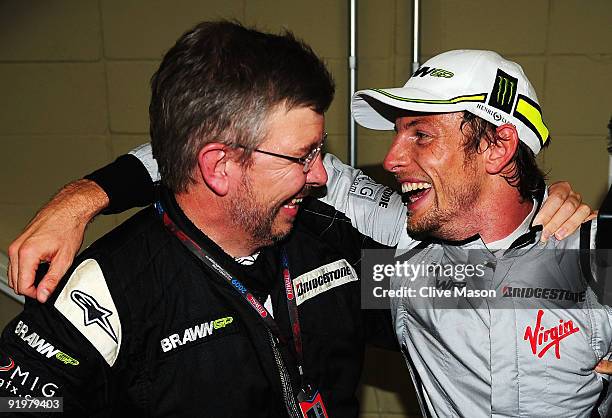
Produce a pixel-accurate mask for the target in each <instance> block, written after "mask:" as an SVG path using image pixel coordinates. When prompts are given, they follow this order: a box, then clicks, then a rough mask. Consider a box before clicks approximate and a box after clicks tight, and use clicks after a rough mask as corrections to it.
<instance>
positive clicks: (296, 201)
mask: <svg viewBox="0 0 612 418" xmlns="http://www.w3.org/2000/svg"><path fill="white" fill-rule="evenodd" d="M302 200H303V199H302V198H301V197H299V198H295V199H291V201H290V202H289V203H287V204H285V205H283V207H284V208H287V209H296V208H297V207H298V206H299V205H300V203H302Z"/></svg>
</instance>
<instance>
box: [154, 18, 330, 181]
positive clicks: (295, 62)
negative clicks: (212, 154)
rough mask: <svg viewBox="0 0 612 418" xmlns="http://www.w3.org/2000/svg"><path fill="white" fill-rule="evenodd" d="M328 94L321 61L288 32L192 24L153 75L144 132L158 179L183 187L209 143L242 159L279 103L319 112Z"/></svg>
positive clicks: (226, 24) (254, 145) (326, 75)
mask: <svg viewBox="0 0 612 418" xmlns="http://www.w3.org/2000/svg"><path fill="white" fill-rule="evenodd" d="M333 96H334V82H333V79H332V77H331V75H330V73H329V71H328V70H327V68H326V67H325V64H324V63H323V62H322V61H321V59H320V58H319V57H317V55H316V54H315V53H314V52H313V51H312V49H311V48H310V47H309V46H308V45H306V44H305V43H304V42H303V41H301V40H298V39H296V38H295V36H294V35H293V34H292V33H290V32H288V31H286V32H284V33H282V34H280V35H275V34H269V33H262V32H260V31H257V30H255V29H252V28H247V27H244V26H243V25H241V24H240V23H237V22H229V21H214V22H202V23H200V24H198V25H197V26H195V27H194V28H193V29H191V30H189V31H188V32H186V33H185V34H183V35H182V36H181V37H180V38H179V39H178V41H177V42H176V44H175V45H174V46H173V47H172V48H170V50H169V51H168V52H167V53H166V54H165V55H164V58H163V60H162V62H161V64H160V66H159V69H158V70H157V71H156V72H155V74H154V75H153V77H152V79H151V104H150V106H149V118H150V134H151V143H152V148H153V156H154V157H155V159H156V160H157V162H158V165H159V171H160V174H161V180H162V183H163V184H164V185H165V186H167V187H168V188H170V189H171V190H172V191H174V192H184V191H186V190H187V187H188V186H189V185H190V184H192V183H193V182H194V179H193V178H192V173H193V170H194V168H195V167H196V165H197V154H198V152H199V150H201V149H202V147H203V146H204V145H205V144H206V143H209V142H220V143H224V144H227V145H230V146H233V147H236V148H243V149H244V154H243V155H242V156H241V158H242V161H243V162H246V161H247V160H249V158H250V155H251V153H252V152H253V150H254V149H255V148H257V147H258V146H259V144H261V142H262V141H263V140H264V138H265V122H266V120H267V116H268V115H269V114H270V113H271V112H272V111H273V110H274V109H275V108H276V107H277V106H278V105H281V104H282V105H285V106H286V107H287V109H292V108H295V107H308V108H310V109H312V110H314V111H315V112H317V113H319V114H323V113H324V112H325V111H326V110H327V109H328V108H329V105H330V104H331V101H332V99H333Z"/></svg>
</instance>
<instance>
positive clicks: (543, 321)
mask: <svg viewBox="0 0 612 418" xmlns="http://www.w3.org/2000/svg"><path fill="white" fill-rule="evenodd" d="M325 166H326V168H327V171H328V175H329V177H330V178H329V182H328V194H327V197H326V199H324V200H326V201H327V203H330V204H332V205H334V206H335V207H336V209H338V210H340V211H342V212H344V213H345V214H346V215H347V216H348V217H349V218H350V219H351V220H352V222H353V225H354V226H355V227H357V228H358V229H359V230H360V231H361V232H362V233H365V234H366V235H370V236H372V237H375V238H376V239H377V240H379V241H382V242H383V243H385V244H387V245H396V244H397V245H398V248H399V249H407V248H414V247H416V248H417V249H413V250H411V251H409V252H408V253H406V254H404V256H400V259H402V258H406V257H408V258H409V260H410V263H411V264H413V265H419V264H421V265H436V264H445V265H446V264H453V263H454V264H470V265H480V266H482V267H481V268H482V271H483V275H482V277H479V278H478V280H479V282H478V284H477V286H476V287H477V288H478V289H486V290H491V289H493V290H495V293H496V294H497V295H499V297H498V298H494V299H484V298H478V297H474V298H469V297H458V298H452V299H450V300H449V299H447V300H442V299H440V298H436V297H435V296H428V297H417V298H410V297H401V298H391V309H392V316H393V320H394V322H395V330H396V334H397V337H398V340H399V343H400V345H401V346H402V350H403V352H404V355H405V357H406V362H407V364H408V367H409V368H410V371H411V374H412V376H413V378H414V380H415V385H416V387H417V393H418V395H419V398H420V401H421V407H422V409H423V414H424V416H435V417H451V416H453V417H454V416H462V417H489V416H491V417H508V416H530V417H531V416H538V417H542V416H547V417H551V416H555V417H578V416H581V417H588V416H607V414H608V410H609V406H610V397H608V396H607V386H608V384H607V379H608V377H607V376H602V375H599V374H597V373H596V372H594V371H593V368H594V367H595V365H596V364H597V363H598V361H599V360H600V359H602V358H604V357H605V356H607V355H608V353H609V352H610V343H611V341H612V326H611V322H610V318H611V315H612V309H610V308H609V307H608V306H602V305H601V304H600V303H599V302H598V300H597V297H596V295H595V293H594V292H593V291H592V289H591V288H590V287H589V286H588V284H587V281H588V280H590V279H591V278H592V277H593V278H595V279H596V275H594V276H592V277H584V276H585V274H583V272H582V271H581V266H580V262H579V251H578V250H579V249H580V231H576V232H575V233H574V234H572V235H571V236H570V237H568V238H567V239H565V240H563V241H557V240H556V239H554V238H551V239H549V240H548V242H547V243H546V244H545V245H542V244H539V243H538V242H539V232H536V230H534V229H530V228H529V223H530V220H531V218H532V217H533V216H534V215H535V210H534V211H532V214H531V215H530V217H528V219H527V220H526V222H524V225H522V227H523V230H522V231H521V230H519V231H516V232H515V233H514V234H513V235H514V236H513V237H511V238H516V239H512V241H510V242H509V244H510V245H509V246H508V247H507V248H510V250H506V251H504V250H499V251H494V252H491V251H489V250H488V249H487V247H486V246H485V244H484V242H482V240H480V239H475V240H472V241H470V242H466V243H463V244H462V245H451V244H449V243H434V242H431V243H423V242H420V243H419V242H416V241H414V240H413V239H411V238H410V237H409V236H408V234H407V232H406V229H405V227H404V226H403V224H404V222H405V219H406V215H405V209H404V208H403V206H401V203H398V202H399V201H400V197H399V196H398V195H397V194H394V195H393V196H391V197H390V198H389V197H386V198H385V199H383V195H384V194H385V192H386V188H385V187H384V186H380V185H376V184H375V183H374V182H373V181H372V180H370V179H369V178H367V177H366V176H364V175H363V174H362V173H361V172H360V171H359V170H356V169H354V168H352V167H349V166H346V165H344V164H342V163H341V162H340V161H338V160H337V159H336V158H334V157H332V156H328V157H327V158H326V159H325ZM381 202H382V203H384V204H383V205H381ZM400 225H401V226H400ZM589 226H590V225H589ZM591 229H592V231H589V230H588V229H587V231H586V232H587V234H588V232H592V234H591V235H592V236H594V233H595V230H596V225H595V223H593V225H592V227H591ZM522 232H525V233H522ZM529 235H531V236H529ZM525 238H531V239H525ZM521 243H522V245H521ZM589 244H590V243H587V248H588V246H589ZM583 248H584V247H583ZM399 249H398V252H397V255H399V254H401V253H403V252H405V251H404V250H399ZM366 274H367V273H366V271H365V270H362V281H365V280H371V278H368V277H366V276H365V275H366ZM470 284H473V283H467V287H468V288H469V287H470ZM390 286H391V289H393V290H400V289H402V288H404V289H406V288H410V287H412V288H414V289H417V288H420V287H425V288H435V289H438V290H440V289H452V288H453V287H454V283H453V280H452V279H451V280H450V281H449V280H441V278H440V277H437V276H435V275H433V276H431V275H426V274H421V275H420V276H419V277H416V278H414V277H412V278H410V279H409V278H406V277H402V278H395V279H393V278H392V279H391V283H390ZM597 414H599V415H597Z"/></svg>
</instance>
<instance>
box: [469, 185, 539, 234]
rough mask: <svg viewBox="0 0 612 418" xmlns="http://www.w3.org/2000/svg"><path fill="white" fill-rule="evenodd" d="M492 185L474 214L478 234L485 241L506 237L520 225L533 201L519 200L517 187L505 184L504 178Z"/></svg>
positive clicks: (529, 210)
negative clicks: (477, 221) (501, 182)
mask: <svg viewBox="0 0 612 418" xmlns="http://www.w3.org/2000/svg"><path fill="white" fill-rule="evenodd" d="M493 187H494V189H492V190H489V192H488V193H486V194H485V196H487V198H485V200H484V202H482V204H481V205H479V206H478V208H477V213H476V214H475V215H474V216H475V217H476V219H479V220H480V222H479V227H478V234H480V237H481V238H482V240H483V241H484V242H485V243H489V242H493V241H498V240H500V239H503V238H506V237H507V236H508V235H510V234H511V233H512V232H514V231H515V230H516V228H518V227H519V226H520V225H521V223H522V222H523V221H524V220H525V218H526V217H527V216H528V215H529V213H530V212H531V209H532V208H533V201H532V200H525V201H521V195H520V193H519V191H518V189H517V188H515V187H512V186H510V185H509V184H507V183H506V180H503V184H496V185H493ZM495 190H497V192H495Z"/></svg>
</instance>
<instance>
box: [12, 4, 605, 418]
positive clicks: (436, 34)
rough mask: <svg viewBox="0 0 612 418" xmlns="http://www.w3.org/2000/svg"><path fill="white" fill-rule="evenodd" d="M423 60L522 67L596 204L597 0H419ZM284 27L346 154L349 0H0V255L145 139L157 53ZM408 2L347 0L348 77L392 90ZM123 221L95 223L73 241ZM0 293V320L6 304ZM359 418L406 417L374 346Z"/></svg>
mask: <svg viewBox="0 0 612 418" xmlns="http://www.w3.org/2000/svg"><path fill="white" fill-rule="evenodd" d="M421 9H422V19H421V24H422V42H421V48H422V56H421V62H423V61H424V60H425V59H427V58H428V57H430V56H432V55H434V54H436V53H439V52H442V51H445V50H449V49H455V48H483V49H493V50H496V51H498V52H500V53H502V54H503V55H505V56H507V57H508V58H511V59H514V60H516V61H518V62H519V63H521V64H522V65H523V66H524V68H525V70H526V72H527V74H528V76H529V77H530V78H531V80H532V81H533V84H534V85H535V88H536V90H537V92H538V95H539V97H540V99H541V101H542V107H543V111H544V117H545V120H546V121H547V122H548V124H549V127H550V129H551V134H552V137H553V142H552V145H551V147H550V148H549V149H548V150H547V151H546V152H545V154H544V155H543V156H542V157H541V158H540V161H541V163H542V164H543V166H544V167H545V168H546V169H547V170H549V171H550V178H551V179H553V180H555V179H567V180H570V181H571V182H572V184H573V185H574V187H575V188H576V189H577V190H578V191H580V192H581V193H582V194H583V196H584V199H585V200H586V201H587V202H588V203H589V204H591V205H592V206H597V205H598V204H599V203H600V201H601V198H602V197H603V194H604V192H605V190H606V180H607V164H608V158H607V155H606V152H605V143H606V134H607V130H606V125H607V123H608V121H609V119H610V116H611V112H612V95H611V94H610V92H611V89H610V87H611V86H612V42H611V41H612V25H610V22H609V16H610V15H612V2H610V1H609V0H589V1H582V0H535V1H533V0H515V1H513V2H505V1H501V0H487V1H485V0H421ZM214 18H229V19H238V20H240V21H242V22H245V23H248V24H255V25H257V26H258V27H260V28H261V29H265V30H271V31H278V30H281V29H282V28H288V29H291V30H292V31H294V32H295V33H296V34H297V35H298V36H299V37H302V38H304V39H305V40H306V41H307V42H308V43H310V44H311V45H312V46H313V48H314V49H315V51H316V52H317V53H318V54H320V55H321V56H322V57H323V58H324V59H325V61H326V62H327V64H328V66H329V68H330V69H331V71H332V72H333V74H334V76H335V79H336V83H337V92H338V93H337V96H336V100H335V101H334V103H333V105H332V107H331V109H330V111H329V113H328V115H327V130H328V132H329V143H328V145H327V149H328V150H329V151H332V152H334V153H336V154H338V155H339V156H340V157H342V158H345V157H346V155H347V152H346V148H347V132H348V122H347V118H348V100H347V90H348V75H347V49H348V42H349V36H348V2H345V1H340V0H308V1H306V0H286V1H281V0H225V1H215V0H177V1H169V0H122V1H118V0H58V1H54V2H47V1H43V0H29V1H22V0H5V1H3V2H0V92H1V94H0V109H1V111H0V191H1V193H0V251H6V248H7V247H8V245H9V243H10V242H11V240H12V239H13V238H14V237H15V236H16V235H17V234H18V233H19V232H20V231H21V230H22V228H23V227H24V226H25V224H26V223H27V222H28V220H29V219H30V218H31V217H32V215H33V214H34V213H35V211H36V209H37V208H39V207H40V206H41V205H42V204H43V203H44V202H45V201H46V200H47V199H48V198H49V197H50V196H51V195H52V194H53V193H54V192H55V191H56V190H57V189H58V188H59V187H61V186H62V185H63V184H64V183H66V182H68V181H69V180H71V179H74V178H77V177H80V176H82V175H83V174H85V173H87V172H89V171H91V170H93V169H94V168H96V167H98V166H100V165H102V164H104V163H106V162H109V161H111V160H113V159H114V158H116V157H117V156H118V155H120V154H122V153H124V152H126V151H127V150H129V149H130V148H132V147H133V146H135V145H137V144H140V143H142V142H145V141H147V132H148V120H147V105H148V101H149V91H148V81H149V78H150V76H151V75H152V73H153V71H154V69H155V68H156V67H157V65H158V63H159V61H160V58H161V56H162V54H163V52H164V51H165V50H166V49H168V48H169V47H170V46H171V45H172V44H173V42H174V41H175V40H176V38H177V37H178V36H179V35H180V34H181V33H182V32H184V31H185V30H186V29H188V28H189V27H191V26H192V25H193V24H195V23H196V22H198V21H200V20H205V19H214ZM411 20H412V13H411V2H410V1H406V0H377V1H373V0H361V1H359V2H358V23H359V28H360V30H359V34H358V40H359V44H358V45H359V46H358V55H359V62H358V71H359V80H358V87H359V88H365V87H390V86H399V85H401V84H403V83H404V82H405V81H406V79H407V78H408V76H409V74H410V69H411V48H412V39H411V36H412V35H411ZM358 133H359V164H361V165H367V164H377V163H379V162H380V161H381V160H382V158H383V157H384V155H385V152H386V148H387V146H388V145H389V143H390V141H391V135H390V134H384V133H383V134H381V133H378V132H373V131H367V130H364V129H359V131H358ZM125 216H127V215H122V216H111V217H100V218H99V219H98V220H96V221H95V222H94V223H93V224H92V225H91V226H90V228H89V230H88V233H87V237H86V243H89V242H91V241H92V240H93V239H95V238H96V237H98V236H100V235H101V234H102V233H103V232H104V231H106V230H108V229H109V228H112V227H113V226H115V225H117V224H118V223H119V222H121V220H122V219H124V218H125ZM3 298H4V296H1V295H0V305H1V307H2V309H0V325H2V324H4V323H5V322H6V321H7V320H8V319H9V318H10V316H12V315H14V313H16V312H17V309H18V307H17V305H11V303H10V302H9V301H8V299H3ZM365 375H366V378H365V382H364V386H363V388H362V390H361V399H362V403H363V416H364V417H370V418H374V417H405V416H418V415H419V412H418V408H417V407H416V403H415V401H414V398H413V395H412V391H411V388H410V383H409V376H408V374H407V372H406V371H405V369H404V367H403V363H402V360H401V358H400V357H399V356H388V355H386V354H385V355H382V354H381V353H380V352H378V351H371V352H370V355H369V357H368V362H367V364H366V373H365Z"/></svg>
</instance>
